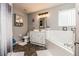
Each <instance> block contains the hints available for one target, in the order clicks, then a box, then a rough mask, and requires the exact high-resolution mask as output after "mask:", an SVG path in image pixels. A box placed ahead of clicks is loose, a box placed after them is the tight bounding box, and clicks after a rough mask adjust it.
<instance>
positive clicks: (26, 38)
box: [23, 36, 29, 44]
mask: <svg viewBox="0 0 79 59" xmlns="http://www.w3.org/2000/svg"><path fill="white" fill-rule="evenodd" d="M28 38H29V37H28V36H23V39H24V42H26V44H27V42H28Z"/></svg>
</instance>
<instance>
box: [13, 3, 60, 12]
mask: <svg viewBox="0 0 79 59" xmlns="http://www.w3.org/2000/svg"><path fill="white" fill-rule="evenodd" d="M60 4H61V3H14V4H13V6H14V8H18V9H20V10H22V11H24V12H27V13H32V12H36V11H40V10H43V9H47V8H51V7H55V6H57V5H60Z"/></svg>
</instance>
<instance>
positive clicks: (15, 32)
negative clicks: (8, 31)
mask: <svg viewBox="0 0 79 59" xmlns="http://www.w3.org/2000/svg"><path fill="white" fill-rule="evenodd" d="M13 13H16V14H18V15H21V16H22V18H23V26H22V27H16V26H14V21H13V36H14V38H15V39H16V40H17V41H18V40H20V37H19V34H22V35H25V34H26V32H27V30H28V24H27V14H25V13H23V12H22V11H20V9H17V8H13Z"/></svg>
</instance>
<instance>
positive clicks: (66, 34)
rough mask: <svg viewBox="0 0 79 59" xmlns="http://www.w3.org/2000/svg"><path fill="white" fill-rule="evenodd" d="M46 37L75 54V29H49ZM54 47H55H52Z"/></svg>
mask: <svg viewBox="0 0 79 59" xmlns="http://www.w3.org/2000/svg"><path fill="white" fill-rule="evenodd" d="M46 39H47V40H48V41H49V42H50V43H53V44H55V45H57V46H59V47H61V48H63V49H64V50H66V51H68V52H69V53H70V54H71V55H74V44H73V42H74V40H75V37H74V34H73V31H61V30H47V31H46ZM51 46H52V45H51ZM52 49H53V48H52Z"/></svg>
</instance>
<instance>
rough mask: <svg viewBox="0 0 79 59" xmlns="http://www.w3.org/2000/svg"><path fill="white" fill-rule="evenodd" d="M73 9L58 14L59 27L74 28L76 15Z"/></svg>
mask: <svg viewBox="0 0 79 59" xmlns="http://www.w3.org/2000/svg"><path fill="white" fill-rule="evenodd" d="M75 13H76V12H75V9H68V10H62V11H59V13H58V20H59V22H58V25H59V26H75V25H76V14H75Z"/></svg>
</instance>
